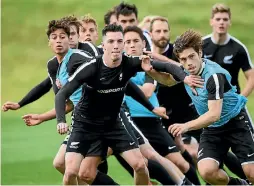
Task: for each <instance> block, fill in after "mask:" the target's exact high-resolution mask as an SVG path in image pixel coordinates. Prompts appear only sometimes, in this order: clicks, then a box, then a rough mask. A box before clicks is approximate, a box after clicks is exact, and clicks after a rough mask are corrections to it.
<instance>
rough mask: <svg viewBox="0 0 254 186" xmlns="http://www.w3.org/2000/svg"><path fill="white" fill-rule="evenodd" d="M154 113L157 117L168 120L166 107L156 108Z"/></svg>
mask: <svg viewBox="0 0 254 186" xmlns="http://www.w3.org/2000/svg"><path fill="white" fill-rule="evenodd" d="M153 113H154V114H156V115H157V116H160V117H162V118H164V119H168V116H167V114H166V109H165V108H164V107H155V108H154V109H153Z"/></svg>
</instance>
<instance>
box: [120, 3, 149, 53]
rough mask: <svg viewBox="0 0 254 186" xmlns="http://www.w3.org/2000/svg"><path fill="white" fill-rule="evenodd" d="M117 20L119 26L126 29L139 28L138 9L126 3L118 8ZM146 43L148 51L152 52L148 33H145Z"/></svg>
mask: <svg viewBox="0 0 254 186" xmlns="http://www.w3.org/2000/svg"><path fill="white" fill-rule="evenodd" d="M116 18H117V22H118V24H119V25H121V26H122V27H123V29H125V28H126V27H127V26H138V9H137V7H136V6H135V5H134V4H133V5H131V4H128V3H125V2H122V3H120V4H119V5H118V6H116ZM143 34H144V36H145V41H146V50H147V51H150V50H151V38H150V36H149V33H148V32H147V31H144V32H143Z"/></svg>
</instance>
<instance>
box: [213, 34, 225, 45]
mask: <svg viewBox="0 0 254 186" xmlns="http://www.w3.org/2000/svg"><path fill="white" fill-rule="evenodd" d="M211 40H212V42H213V43H214V44H216V45H218V43H217V42H216V41H215V39H214V37H213V34H211ZM229 40H230V35H229V34H227V37H226V40H225V42H224V43H222V44H221V45H226V44H228V42H229Z"/></svg>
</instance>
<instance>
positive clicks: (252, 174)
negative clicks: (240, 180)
mask: <svg viewBox="0 0 254 186" xmlns="http://www.w3.org/2000/svg"><path fill="white" fill-rule="evenodd" d="M252 167H253V166H252ZM252 167H251V168H249V169H248V170H247V171H244V173H245V175H246V177H247V179H248V180H249V181H250V182H251V183H254V167H253V168H252Z"/></svg>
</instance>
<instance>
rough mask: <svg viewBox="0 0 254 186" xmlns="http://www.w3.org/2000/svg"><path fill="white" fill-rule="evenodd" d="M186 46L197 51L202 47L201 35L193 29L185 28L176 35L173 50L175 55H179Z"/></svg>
mask: <svg viewBox="0 0 254 186" xmlns="http://www.w3.org/2000/svg"><path fill="white" fill-rule="evenodd" d="M187 48H193V49H194V50H195V52H197V53H199V51H200V50H201V49H202V36H201V34H199V33H198V32H195V31H194V30H187V31H186V32H184V33H183V34H182V35H180V36H179V37H177V39H176V41H175V43H174V49H173V52H174V54H175V55H176V57H178V56H179V53H181V52H183V51H184V50H185V49H187Z"/></svg>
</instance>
